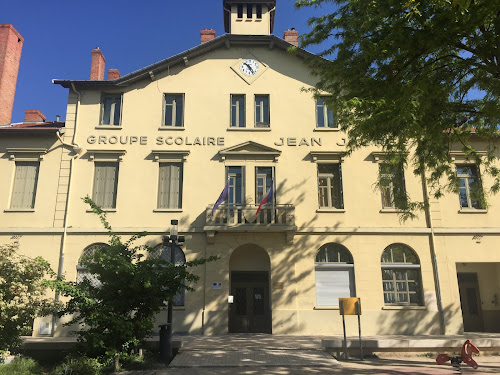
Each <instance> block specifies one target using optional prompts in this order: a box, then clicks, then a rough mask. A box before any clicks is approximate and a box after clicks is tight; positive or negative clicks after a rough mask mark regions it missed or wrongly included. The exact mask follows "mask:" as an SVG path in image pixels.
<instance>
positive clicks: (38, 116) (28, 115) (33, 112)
mask: <svg viewBox="0 0 500 375" xmlns="http://www.w3.org/2000/svg"><path fill="white" fill-rule="evenodd" d="M46 118H47V117H45V115H44V114H43V113H42V112H40V111H39V110H38V109H25V110H24V122H45V120H46Z"/></svg>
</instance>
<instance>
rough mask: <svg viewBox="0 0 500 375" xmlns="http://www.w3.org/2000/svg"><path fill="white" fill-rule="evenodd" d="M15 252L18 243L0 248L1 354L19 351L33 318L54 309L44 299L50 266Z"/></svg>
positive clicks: (28, 332) (48, 300)
mask: <svg viewBox="0 0 500 375" xmlns="http://www.w3.org/2000/svg"><path fill="white" fill-rule="evenodd" d="M18 251H19V243H18V242H14V243H11V244H5V245H0V354H1V353H4V354H5V353H6V352H15V351H17V350H19V348H20V346H21V335H25V334H31V333H30V332H31V329H32V326H33V319H34V318H36V317H37V316H43V315H49V314H51V313H52V312H54V311H55V308H56V303H55V302H54V301H53V298H47V296H46V292H47V286H46V284H45V283H46V279H47V277H55V273H54V272H53V271H52V269H51V268H50V265H49V264H48V263H47V262H46V261H45V260H43V259H42V258H41V257H37V258H35V259H32V258H29V257H26V256H23V255H21V254H19V252H18ZM0 357H1V356H0Z"/></svg>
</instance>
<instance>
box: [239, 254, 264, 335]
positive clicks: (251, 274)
mask: <svg viewBox="0 0 500 375" xmlns="http://www.w3.org/2000/svg"><path fill="white" fill-rule="evenodd" d="M229 270H230V276H231V295H232V296H233V303H232V304H231V305H230V307H229V332H230V333H271V299H270V288H269V272H270V270H271V262H270V260H269V255H268V254H267V252H266V251H265V250H264V249H263V248H261V247H260V246H257V245H254V244H246V245H242V246H240V247H238V248H237V249H236V250H234V251H233V253H232V254H231V258H230V259H229Z"/></svg>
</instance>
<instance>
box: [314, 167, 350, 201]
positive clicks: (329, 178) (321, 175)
mask: <svg viewBox="0 0 500 375" xmlns="http://www.w3.org/2000/svg"><path fill="white" fill-rule="evenodd" d="M320 165H328V166H333V167H337V168H338V170H339V178H338V181H336V180H335V181H334V179H335V175H334V174H333V173H325V172H320V171H319V166H320ZM317 173H318V178H317V184H318V206H319V208H320V209H322V208H326V209H339V210H343V209H344V189H343V180H342V163H318V165H317ZM321 179H326V187H322V186H320V180H321ZM334 183H335V184H338V187H339V194H340V197H339V199H340V201H339V202H338V203H339V207H336V206H334V204H333V203H334V202H333V196H332V194H331V191H332V188H333V187H334ZM322 189H323V190H325V189H326V198H327V202H326V203H327V205H322V204H321V201H322V199H321V197H322V195H321V192H322Z"/></svg>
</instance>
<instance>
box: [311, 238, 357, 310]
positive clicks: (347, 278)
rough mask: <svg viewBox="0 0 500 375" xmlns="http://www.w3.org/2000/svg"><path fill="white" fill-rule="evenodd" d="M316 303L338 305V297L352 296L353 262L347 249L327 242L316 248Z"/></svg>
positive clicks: (353, 292)
mask: <svg viewBox="0 0 500 375" xmlns="http://www.w3.org/2000/svg"><path fill="white" fill-rule="evenodd" d="M315 276H316V305H317V306H338V305H339V297H354V296H355V295H356V289H355V287H354V262H353V261H352V256H351V253H350V252H349V250H347V249H346V248H345V247H344V246H342V245H340V244H337V243H328V244H326V245H323V246H321V247H320V249H319V250H318V253H317V254H316V259H315Z"/></svg>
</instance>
